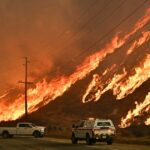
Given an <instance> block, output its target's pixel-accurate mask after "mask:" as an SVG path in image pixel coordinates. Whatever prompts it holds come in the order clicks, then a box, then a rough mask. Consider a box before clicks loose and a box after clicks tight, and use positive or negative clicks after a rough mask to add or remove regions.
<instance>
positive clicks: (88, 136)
mask: <svg viewBox="0 0 150 150" xmlns="http://www.w3.org/2000/svg"><path fill="white" fill-rule="evenodd" d="M86 144H87V145H92V144H93V143H92V139H91V138H90V135H89V134H87V135H86Z"/></svg>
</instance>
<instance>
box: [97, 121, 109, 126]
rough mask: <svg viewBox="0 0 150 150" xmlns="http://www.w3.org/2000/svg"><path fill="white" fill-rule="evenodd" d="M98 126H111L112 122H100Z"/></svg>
mask: <svg viewBox="0 0 150 150" xmlns="http://www.w3.org/2000/svg"><path fill="white" fill-rule="evenodd" d="M97 126H104V127H105V126H111V124H110V122H98V123H97Z"/></svg>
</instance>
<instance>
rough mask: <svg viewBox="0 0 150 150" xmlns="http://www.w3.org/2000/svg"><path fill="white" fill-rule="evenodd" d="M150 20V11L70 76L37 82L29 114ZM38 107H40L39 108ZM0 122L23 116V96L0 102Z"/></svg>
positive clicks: (59, 93)
mask: <svg viewBox="0 0 150 150" xmlns="http://www.w3.org/2000/svg"><path fill="white" fill-rule="evenodd" d="M149 20H150V9H148V10H147V11H146V13H145V15H144V16H143V17H142V18H141V19H139V20H138V22H137V23H136V24H135V26H134V27H133V29H132V30H131V31H130V32H129V33H128V34H125V36H124V37H123V38H120V37H119V36H118V35H117V36H115V37H114V38H113V39H112V41H111V42H110V43H108V44H106V46H105V47H104V48H103V49H101V50H100V51H99V52H97V53H95V54H93V55H91V56H89V57H88V58H87V59H86V60H85V61H84V62H83V64H82V65H80V66H78V67H77V69H76V70H75V72H74V73H73V74H71V75H70V76H68V77H67V76H61V77H57V78H55V79H53V80H52V81H50V82H49V83H47V82H46V80H43V81H42V82H38V83H37V84H36V86H35V88H34V89H29V90H28V106H29V112H30V113H31V112H33V111H35V110H37V109H38V108H40V107H41V106H43V105H46V104H47V103H49V102H50V101H52V100H54V99H56V98H57V97H59V96H61V95H62V94H63V93H64V92H65V91H67V90H68V89H69V88H70V87H71V86H72V85H73V84H74V83H76V82H77V81H78V80H81V79H83V78H85V77H86V76H87V75H88V74H89V73H90V72H91V71H93V70H95V69H96V68H97V67H98V66H99V64H100V62H101V61H102V60H103V59H104V58H105V57H106V56H107V55H108V54H111V53H113V52H114V51H115V50H117V49H118V48H120V47H121V46H123V45H124V44H125V43H126V41H127V40H128V39H129V38H130V37H131V36H132V35H133V34H134V33H136V32H137V31H138V30H139V29H141V28H142V27H143V26H144V25H146V24H147V23H148V21H149ZM39 105H40V106H39ZM0 107H1V108H2V109H0V121H3V120H5V121H7V120H15V119H17V118H18V117H20V116H22V115H23V114H24V96H23V95H21V96H20V97H18V98H16V99H15V100H14V102H13V103H12V104H8V103H6V102H5V100H3V101H1V102H0Z"/></svg>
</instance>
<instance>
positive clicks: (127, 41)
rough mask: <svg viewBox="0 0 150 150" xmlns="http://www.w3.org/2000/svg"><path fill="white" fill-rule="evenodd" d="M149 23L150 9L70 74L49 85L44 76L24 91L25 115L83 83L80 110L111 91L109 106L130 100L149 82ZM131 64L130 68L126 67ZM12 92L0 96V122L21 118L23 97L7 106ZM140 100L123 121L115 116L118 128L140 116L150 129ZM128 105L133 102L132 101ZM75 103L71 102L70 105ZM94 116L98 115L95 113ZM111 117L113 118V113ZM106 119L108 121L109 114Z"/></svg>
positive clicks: (145, 102)
mask: <svg viewBox="0 0 150 150" xmlns="http://www.w3.org/2000/svg"><path fill="white" fill-rule="evenodd" d="M145 2H146V1H145ZM136 9H137V8H136ZM136 9H135V10H134V11H136ZM134 11H133V12H132V13H131V14H130V15H129V16H128V17H125V18H124V19H123V20H122V21H121V22H120V23H119V24H118V25H117V26H115V28H113V29H117V27H118V26H119V25H120V24H121V23H123V22H124V21H125V20H126V19H128V18H129V17H130V16H132V14H133V13H134ZM149 22H150V8H148V9H147V10H145V13H144V15H143V16H142V17H141V18H139V19H138V20H137V21H136V23H134V25H133V26H132V27H131V29H129V30H126V31H122V32H120V31H119V32H117V33H113V36H112V38H111V39H109V40H108V41H107V42H105V44H103V46H102V48H100V49H99V50H97V51H96V52H95V53H93V54H90V55H89V56H87V57H86V58H85V60H84V61H83V62H82V63H81V64H80V65H78V66H77V67H76V69H75V70H74V72H72V74H70V75H61V76H59V75H58V76H57V77H54V78H52V79H51V80H50V81H49V80H47V78H48V77H47V76H45V77H44V78H43V79H42V80H41V81H38V82H37V83H36V84H35V85H34V86H33V87H32V88H29V89H28V110H29V113H33V112H35V111H37V110H39V109H41V108H42V107H44V106H46V105H47V104H49V103H52V101H53V104H54V102H55V101H54V100H56V99H60V98H61V97H63V95H64V94H65V93H66V92H67V91H69V90H71V88H73V87H74V86H76V84H77V83H78V82H79V81H81V82H82V81H83V80H86V81H87V82H86V83H84V86H83V89H85V90H83V89H82V90H81V91H82V92H81V91H80V95H79V97H78V98H79V100H80V101H77V102H78V103H80V104H81V106H82V107H87V106H88V104H89V105H91V104H90V103H92V104H93V103H95V104H98V103H100V102H101V100H102V99H103V98H102V97H103V96H104V95H105V94H107V93H108V92H109V91H112V95H111V96H110V97H109V99H111V97H112V99H116V100H119V102H118V101H117V102H112V104H113V103H117V105H118V103H119V105H120V103H121V101H122V103H124V104H125V101H126V98H127V99H130V98H129V97H130V95H132V94H134V93H135V92H136V90H137V89H139V88H140V87H141V86H142V85H143V84H144V83H146V82H148V80H149V78H150V50H149V47H148V44H149V42H150V31H149V29H147V26H148V25H149ZM108 33H109V32H108ZM108 33H107V34H108ZM107 34H106V35H107ZM120 53H122V55H120ZM116 56H119V57H120V60H119V59H118V60H115V58H116ZM108 60H109V61H111V63H110V64H109V65H108V66H107V65H103V64H105V63H106V62H107V61H108ZM131 60H132V65H131V64H130V61H131ZM117 61H118V62H117ZM101 66H104V67H103V70H101ZM91 76H93V79H91ZM87 79H88V80H87ZM79 89H80V87H79ZM14 91H15V90H13V91H9V90H8V91H7V92H6V93H4V94H3V95H1V96H0V107H1V109H0V121H9V120H16V119H18V118H20V117H21V116H23V115H24V94H22V93H21V92H20V93H17V94H16V95H15V98H14V99H13V100H11V102H9V97H10V94H11V92H14ZM144 96H145V99H140V101H141V102H140V103H138V102H136V106H135V108H134V109H132V110H128V111H126V114H127V115H126V116H125V117H123V115H125V114H122V116H118V118H119V119H120V127H123V128H124V127H128V126H130V125H131V124H132V122H133V121H134V118H135V117H136V116H142V115H143V114H144V115H145V118H144V119H143V120H142V121H143V122H144V123H145V124H146V125H150V116H149V113H150V94H149V92H148V93H146V95H144ZM67 100H68V99H67ZM132 101H136V99H133V100H132ZM77 102H75V101H74V103H77ZM64 103H65V102H64ZM128 103H129V100H128ZM95 104H93V105H95ZM73 105H74V104H73ZM119 105H118V106H119ZM58 107H59V106H58ZM69 107H72V106H69ZM94 107H95V106H94ZM112 107H113V106H112ZM126 107H128V106H126ZM133 107H134V106H133ZM133 107H132V108H133ZM68 109H71V108H68ZM97 109H98V108H97ZM112 110H113V108H112ZM120 111H121V110H120ZM98 112H100V111H99V110H98ZM109 113H110V112H109ZM124 113H125V112H124ZM114 114H116V113H115V110H114ZM88 115H90V114H88ZM107 117H109V114H108V116H107ZM118 118H117V119H118Z"/></svg>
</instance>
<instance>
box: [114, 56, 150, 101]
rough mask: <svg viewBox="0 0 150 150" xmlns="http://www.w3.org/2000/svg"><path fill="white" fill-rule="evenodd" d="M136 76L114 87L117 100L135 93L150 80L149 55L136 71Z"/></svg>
mask: <svg viewBox="0 0 150 150" xmlns="http://www.w3.org/2000/svg"><path fill="white" fill-rule="evenodd" d="M134 72H135V73H134V74H133V75H131V76H129V77H128V78H127V79H126V80H125V81H122V82H119V83H117V84H116V85H115V86H114V90H113V91H114V95H117V99H122V98H124V97H125V96H127V95H129V94H131V93H133V92H134V91H135V89H137V88H138V87H139V86H140V85H142V83H144V82H145V81H146V80H148V79H149V78H150V55H147V56H146V58H145V59H144V61H143V62H142V63H141V64H140V66H138V67H136V68H135V69H134Z"/></svg>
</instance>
